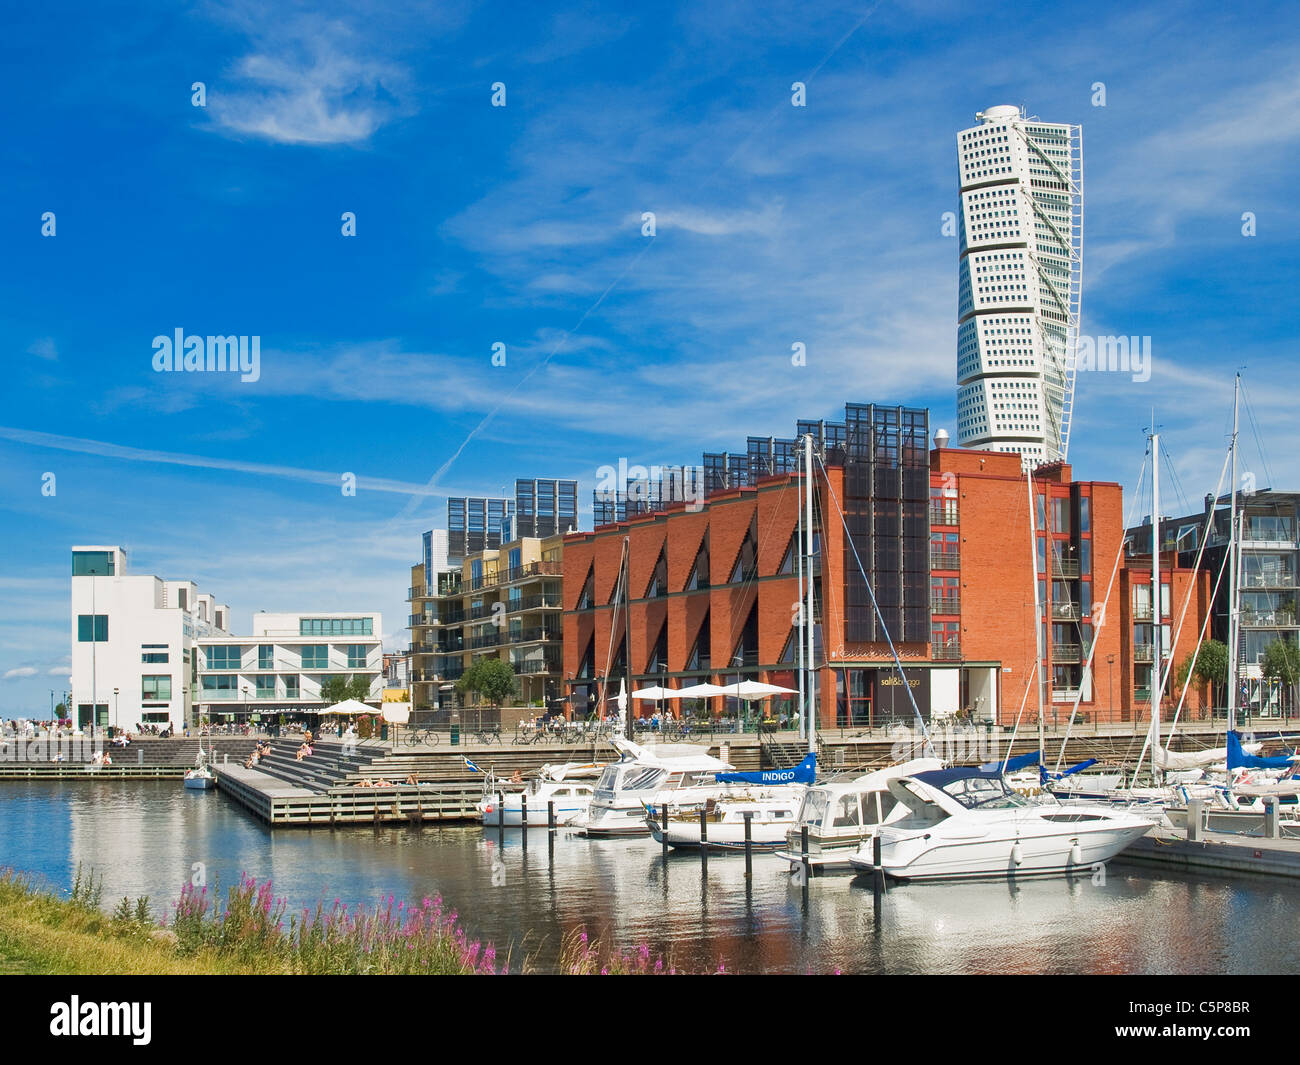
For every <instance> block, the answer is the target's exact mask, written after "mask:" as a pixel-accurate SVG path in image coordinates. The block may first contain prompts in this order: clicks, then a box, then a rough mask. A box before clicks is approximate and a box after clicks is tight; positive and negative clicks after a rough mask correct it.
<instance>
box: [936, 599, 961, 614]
mask: <svg viewBox="0 0 1300 1065" xmlns="http://www.w3.org/2000/svg"><path fill="white" fill-rule="evenodd" d="M930 613H931V614H960V613H961V596H960V595H932V596H930Z"/></svg>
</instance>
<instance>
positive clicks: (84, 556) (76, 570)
mask: <svg viewBox="0 0 1300 1065" xmlns="http://www.w3.org/2000/svg"><path fill="white" fill-rule="evenodd" d="M113 567H114V561H113V552H112V551H74V552H72V575H73V576H74V577H111V576H113Z"/></svg>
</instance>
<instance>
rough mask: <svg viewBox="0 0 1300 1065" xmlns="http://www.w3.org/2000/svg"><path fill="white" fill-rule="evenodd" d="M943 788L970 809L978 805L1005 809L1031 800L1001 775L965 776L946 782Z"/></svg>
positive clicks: (986, 808) (1027, 803)
mask: <svg viewBox="0 0 1300 1065" xmlns="http://www.w3.org/2000/svg"><path fill="white" fill-rule="evenodd" d="M943 790H944V792H945V793H946V794H948V795H951V796H952V797H953V798H954V799H956V800H957V801H958V802H959V803H961V804H962V805H963V806H964V807H966V809H968V810H973V809H975V808H976V807H980V808H982V809H985V810H1005V809H1010V808H1012V807H1016V806H1028V805H1029V800H1028V799H1026V798H1024V797H1023V796H1021V795H1017V794H1016V793H1015V792H1014V791H1012V790H1011V789H1010V788H1008V787H1007V785H1006V781H1004V780H1003V779H1002V778H1001V777H963V778H962V779H960V780H953V781H950V782H949V783H947V784H945V785H944V788H943Z"/></svg>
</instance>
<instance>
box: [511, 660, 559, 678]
mask: <svg viewBox="0 0 1300 1065" xmlns="http://www.w3.org/2000/svg"><path fill="white" fill-rule="evenodd" d="M563 669H564V664H563V663H562V662H558V661H546V660H545V659H543V660H539V661H527V662H517V663H515V673H517V674H518V675H519V676H531V675H532V674H534V673H559V672H561V671H562V670H563Z"/></svg>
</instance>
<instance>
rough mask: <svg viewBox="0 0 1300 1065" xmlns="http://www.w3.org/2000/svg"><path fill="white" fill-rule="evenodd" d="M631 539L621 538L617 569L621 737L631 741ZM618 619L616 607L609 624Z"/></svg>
mask: <svg viewBox="0 0 1300 1065" xmlns="http://www.w3.org/2000/svg"><path fill="white" fill-rule="evenodd" d="M631 545H632V537H630V536H625V537H623V558H622V565H621V566H620V567H619V575H618V580H619V584H621V585H622V587H623V673H624V676H625V678H626V681H625V684H626V687H625V688H624V690H625V691H626V693H627V694H626V695H624V696H623V711H622V712H623V735H625V736H626V737H627V738H628V739H629V740H630V739H632V735H633V732H632V596H631V595H629V594H628V589H629V587H630V585H631V583H632V559H631ZM617 617H618V607H617V606H615V607H614V613H613V614H612V615H611V617H610V624H611V625H612V624H614V623H615V622H616V620H617Z"/></svg>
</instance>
